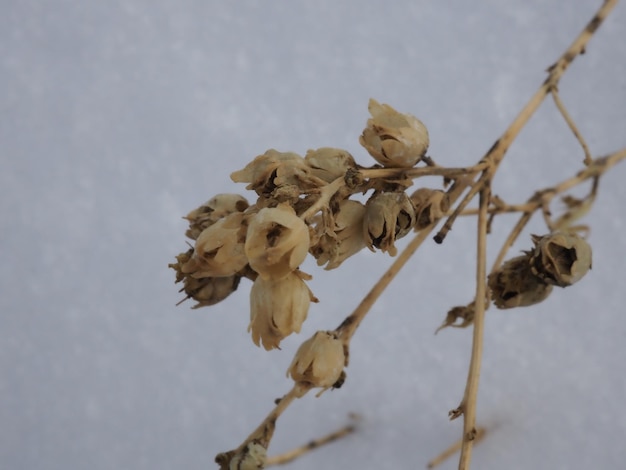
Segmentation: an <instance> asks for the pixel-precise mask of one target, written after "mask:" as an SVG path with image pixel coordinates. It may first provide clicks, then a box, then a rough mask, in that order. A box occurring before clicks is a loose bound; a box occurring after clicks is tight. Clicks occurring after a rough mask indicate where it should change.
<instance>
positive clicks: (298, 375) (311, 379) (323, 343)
mask: <svg viewBox="0 0 626 470" xmlns="http://www.w3.org/2000/svg"><path fill="white" fill-rule="evenodd" d="M345 361H346V358H345V355H344V348H343V343H342V342H341V340H340V339H338V338H337V335H336V334H335V333H334V332H332V331H318V332H316V333H315V334H314V335H313V336H312V337H311V338H309V339H308V340H306V341H305V342H304V343H302V345H301V346H300V348H298V351H297V352H296V355H295V356H294V358H293V361H292V362H291V365H290V366H289V369H288V370H287V376H291V378H292V379H293V380H294V381H296V382H307V383H310V384H312V385H313V386H314V387H322V388H323V389H328V388H331V387H332V386H333V385H335V384H336V383H337V381H338V380H339V378H340V377H341V373H342V372H343V368H344V365H345Z"/></svg>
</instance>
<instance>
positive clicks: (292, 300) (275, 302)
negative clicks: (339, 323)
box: [248, 271, 317, 351]
mask: <svg viewBox="0 0 626 470" xmlns="http://www.w3.org/2000/svg"><path fill="white" fill-rule="evenodd" d="M303 278H305V279H306V278H308V279H310V276H307V275H306V274H305V273H302V272H300V271H296V272H293V273H290V274H288V275H287V276H286V277H284V278H282V279H278V280H272V279H268V280H266V279H263V278H262V277H261V276H259V277H257V278H256V280H255V281H254V283H253V284H252V289H251V290H250V325H249V326H248V331H251V332H252V341H254V344H256V345H257V346H259V344H260V342H263V347H264V348H265V349H266V350H268V351H269V350H270V349H274V348H278V347H279V345H280V342H281V341H282V339H283V338H285V337H287V336H289V335H290V334H291V333H294V332H295V333H300V328H301V327H302V323H303V322H304V320H306V317H307V314H308V312H309V305H310V303H311V301H314V302H317V299H316V298H315V296H313V293H312V292H311V290H310V289H309V288H308V286H307V285H306V283H305V282H304V280H303Z"/></svg>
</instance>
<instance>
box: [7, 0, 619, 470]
mask: <svg viewBox="0 0 626 470" xmlns="http://www.w3.org/2000/svg"><path fill="white" fill-rule="evenodd" d="M599 4H600V2H599V1H585V2H583V1H580V2H563V1H561V2H543V1H539V0H534V1H521V0H516V1H508V2H496V1H480V2H464V1H460V0H457V1H446V2H438V1H432V0H431V1H406V0H402V1H397V2H394V4H393V7H391V6H390V2H383V1H381V0H368V1H356V0H351V1H344V2H334V1H330V0H320V1H317V2H294V1H284V0H283V1H274V2H261V1H258V0H243V1H240V2H219V1H215V0H209V1H200V0H183V1H179V2H168V1H164V0H152V1H147V0H125V1H119V0H118V1H113V0H112V1H108V2H96V1H88V0H82V1H78V0H59V1H56V2H39V1H34V0H23V1H19V2H18V1H10V2H5V3H4V4H3V14H2V16H1V17H0V88H1V89H2V93H1V94H0V106H1V109H2V111H1V114H0V165H1V167H0V208H1V209H0V210H1V215H2V217H1V219H0V220H1V222H0V224H1V227H2V230H1V231H0V468H1V469H3V470H4V469H7V470H22V469H33V470H56V469H85V468H89V469H92V470H100V469H116V468H124V469H133V470H135V469H136V470H140V469H153V470H156V469H159V470H160V469H174V468H185V469H189V470H190V469H205V468H215V464H214V463H213V458H214V456H215V454H216V453H218V452H220V451H225V450H228V449H231V448H233V447H236V446H237V445H238V444H239V443H240V442H241V441H242V440H243V439H244V438H245V437H246V436H247V435H248V434H249V432H250V431H252V429H253V428H254V427H256V426H257V424H258V423H259V422H260V421H261V419H262V418H263V417H264V416H265V415H266V413H267V412H268V411H269V410H270V409H271V407H272V401H273V399H275V398H276V397H279V396H281V395H282V394H283V393H285V392H286V391H287V390H288V388H289V381H288V380H287V379H286V378H285V370H286V368H287V366H288V364H289V363H290V361H291V358H292V355H293V353H294V352H295V349H296V348H297V346H298V345H299V344H300V342H301V341H303V340H304V339H306V338H308V337H309V336H311V335H312V334H313V332H314V331H315V330H317V329H329V328H334V327H335V326H337V324H338V323H339V322H340V321H341V320H342V319H343V318H344V317H345V316H346V315H347V314H348V313H349V312H350V311H351V310H352V308H353V307H354V306H355V305H356V304H357V303H358V301H359V300H360V299H361V297H362V296H363V295H364V294H365V293H366V292H367V290H368V289H369V288H370V287H371V285H372V284H373V283H374V282H375V281H376V279H377V278H378V276H379V275H380V274H382V272H383V271H384V268H385V267H386V266H388V265H389V264H390V262H391V261H392V260H391V259H390V258H389V257H388V256H386V255H384V254H381V253H376V254H372V253H369V252H363V253H362V254H359V255H357V256H356V257H354V258H352V259H350V260H349V261H347V262H346V263H345V264H344V265H343V266H342V267H341V268H340V269H339V270H337V271H334V272H324V271H322V270H320V269H318V268H317V267H315V265H314V263H308V264H307V265H306V266H305V270H307V271H308V272H310V273H312V274H313V275H314V280H313V281H312V282H311V284H310V285H311V287H312V289H313V291H314V292H315V294H316V295H317V296H318V297H319V298H320V300H321V303H320V304H317V305H314V306H312V308H311V311H310V313H309V319H308V320H307V322H306V323H305V326H304V328H303V332H302V333H301V334H300V335H294V336H292V337H290V338H288V339H287V340H285V341H284V343H283V345H284V347H283V350H282V351H272V352H269V353H268V352H265V351H264V350H260V349H258V348H256V347H255V346H254V345H253V344H252V341H251V340H250V338H249V335H248V333H246V327H247V323H248V315H249V314H248V296H247V292H248V290H249V287H250V283H249V282H248V281H245V280H244V281H242V284H241V286H240V288H239V291H238V292H236V293H235V294H233V295H232V296H231V297H229V298H228V299H227V300H225V301H224V302H222V303H221V304H218V305H217V306H215V307H212V308H210V309H209V308H208V309H201V310H190V309H189V307H190V305H191V303H186V304H183V305H182V306H179V307H175V303H176V302H177V301H178V300H179V299H180V297H181V296H180V294H179V293H178V292H177V289H178V286H175V285H174V284H173V279H174V272H173V271H172V270H170V269H168V268H167V264H168V263H169V262H172V261H173V259H174V256H175V255H176V254H177V253H179V252H180V251H184V250H185V249H186V245H185V238H184V230H185V227H186V225H185V221H183V220H182V219H181V216H183V215H185V214H186V213H187V212H189V211H190V210H191V209H193V208H195V207H196V206H197V205H199V204H200V203H202V202H204V201H205V200H207V199H209V198H210V197H211V196H213V195H215V194H217V193H220V192H240V193H243V192H244V191H245V190H244V187H243V185H236V184H234V183H232V182H231V181H230V179H229V174H230V173H231V172H232V171H234V170H237V169H240V168H242V167H243V166H244V165H245V164H246V163H247V162H248V161H250V160H251V159H252V158H253V157H255V156H256V155H258V154H261V153H263V152H264V151H265V150H266V149H268V148H277V149H279V150H283V151H287V150H290V151H296V152H299V153H301V154H304V153H305V152H306V150H307V149H309V148H317V147H322V146H335V147H340V148H345V149H347V150H349V151H350V152H352V153H353V155H355V157H356V158H357V160H358V161H359V162H361V163H364V164H365V163H366V162H369V161H370V160H369V158H368V156H367V154H366V153H365V151H364V150H363V149H361V148H360V146H359V144H358V136H359V134H360V132H361V130H362V128H363V125H364V123H365V121H366V119H367V117H368V114H367V100H368V98H369V97H375V98H376V99H378V100H379V101H381V102H385V103H389V104H391V105H392V106H394V107H396V108H397V109H399V110H401V111H405V112H410V113H412V114H414V115H416V116H418V117H419V118H420V119H422V120H423V121H424V122H425V123H426V125H427V126H428V129H429V131H430V136H431V148H430V151H429V153H430V155H432V156H433V157H434V158H435V160H436V161H437V162H439V163H441V164H446V165H450V166H461V165H469V164H471V163H473V162H476V161H477V160H478V159H479V158H480V157H481V156H482V155H483V154H484V152H485V151H486V150H487V149H488V148H489V147H490V146H491V145H492V143H493V142H494V140H495V139H496V138H497V137H499V135H500V134H501V132H502V131H503V130H504V129H505V128H506V126H507V125H508V124H509V123H510V122H511V120H512V119H513V118H514V116H515V115H516V113H517V112H518V111H519V110H520V109H521V107H522V106H523V104H524V103H525V102H526V101H527V99H528V98H529V97H530V96H531V94H532V93H533V92H534V91H535V90H536V88H537V87H538V86H539V84H540V83H541V82H542V81H543V79H544V78H545V74H544V70H545V69H546V67H548V66H549V65H550V64H552V63H553V62H554V61H555V60H556V59H557V58H558V56H559V55H560V54H561V53H562V52H563V51H564V50H565V49H566V47H567V46H568V45H569V44H570V43H571V41H572V40H573V39H574V37H575V36H576V35H577V34H578V33H579V32H580V30H581V29H582V28H583V27H584V25H585V24H586V23H587V21H588V20H589V19H590V18H591V17H592V15H593V13H594V11H595V9H596V8H597V7H598V6H599ZM625 24H626V9H625V8H624V5H618V7H617V8H616V10H615V11H614V12H613V14H612V15H611V16H610V17H609V18H608V20H607V21H606V23H605V24H603V25H602V27H601V28H600V30H599V31H598V33H597V34H596V36H595V37H594V38H592V40H591V42H590V44H589V46H588V49H587V54H586V55H584V56H582V57H579V58H578V59H577V60H576V61H575V63H574V64H573V66H572V67H571V68H570V69H569V71H568V72H567V74H566V75H565V77H564V79H563V80H562V81H561V85H560V90H561V96H562V98H563V100H564V101H565V103H566V105H567V106H568V109H569V111H570V113H571V114H572V115H573V116H574V118H575V120H576V122H577V124H578V126H579V128H580V130H581V131H582V132H583V135H584V136H585V138H586V139H587V142H588V144H589V145H590V147H591V149H592V152H593V153H594V155H596V156H597V155H603V154H605V153H608V152H612V151H615V150H617V149H619V148H622V147H623V146H624V135H625V132H624V130H625V129H626V106H624V105H625V103H626V81H625V79H624V77H625V76H626V61H625V60H624V57H625V56H624V54H625V53H626V42H624V41H623V38H624V36H625V29H624V25H625ZM581 160H582V151H581V150H580V148H579V146H578V144H577V143H576V141H575V140H574V138H573V137H572V136H571V133H570V131H569V130H568V128H567V126H566V124H565V123H564V121H563V120H562V119H561V118H560V116H559V114H558V112H557V111H556V109H555V107H554V105H553V104H552V103H551V102H550V101H547V102H546V103H545V104H544V106H543V107H542V108H541V110H540V111H539V113H537V115H536V116H535V117H534V119H533V120H532V121H531V123H530V124H529V125H528V126H527V127H526V129H525V130H524V131H523V133H522V134H521V135H520V137H519V139H518V140H517V141H516V143H515V144H514V146H513V147H512V148H511V149H510V151H509V153H508V156H507V159H506V161H505V163H504V164H503V165H502V168H501V171H500V173H499V180H497V182H496V184H495V192H496V193H497V194H499V195H500V196H502V197H503V198H505V199H506V200H507V201H510V202H521V201H523V200H525V199H526V198H527V197H528V196H530V195H531V193H532V191H533V190H535V189H538V188H542V187H545V186H549V185H552V184H554V183H556V182H557V181H561V180H563V179H565V178H567V177H569V176H571V175H573V174H574V173H575V172H576V171H578V170H579V169H580V168H581V163H580V162H581ZM625 178H626V166H625V165H624V164H622V165H621V166H619V167H617V168H615V169H614V170H613V171H611V172H610V173H609V174H608V175H607V176H606V177H605V178H604V179H603V180H602V182H601V186H600V196H599V198H598V201H597V204H596V206H595V207H594V209H593V212H592V213H591V214H590V215H589V216H588V217H587V218H586V219H585V222H586V223H588V224H590V225H591V226H592V233H591V238H590V241H591V243H592V245H593V249H594V269H593V271H592V272H591V273H590V275H588V276H587V277H586V278H585V279H584V280H583V281H581V282H580V284H578V285H576V286H575V287H572V288H570V289H568V290H567V292H564V291H562V290H560V289H559V290H557V291H555V292H554V293H553V294H552V296H551V297H550V298H549V299H548V300H547V301H545V302H544V303H542V304H540V305H538V306H536V307H533V308H527V309H523V310H514V311H496V310H495V309H491V310H490V311H489V313H488V317H487V325H486V338H485V347H484V354H485V358H484V362H483V373H482V377H481V387H480V394H479V410H478V417H479V424H482V425H486V426H488V427H489V428H490V429H492V430H493V432H491V433H490V435H489V436H488V438H487V439H486V440H485V441H484V442H482V443H481V444H480V445H479V446H478V447H477V448H476V449H475V451H474V458H473V467H474V468H480V469H499V468H509V469H526V468H552V469H561V468H562V469H566V468H567V469H570V468H619V467H620V466H621V465H623V462H624V461H625V460H626V447H625V446H624V445H623V442H624V440H625V438H626V408H624V406H623V401H624V397H625V395H626V378H625V374H624V364H625V363H626V347H625V346H624V344H625V343H624V340H625V339H626V317H625V316H624V315H623V313H624V307H623V305H624V275H623V261H624V259H626V243H625V242H624V236H623V231H624V229H625V221H626V214H625V213H624V209H623V202H622V201H624V200H625V199H626V188H625V186H624V185H623V181H624V179H625ZM247 196H249V195H247ZM249 199H252V198H251V197H250V196H249ZM514 220H515V219H514V218H513V217H510V218H505V217H502V218H501V219H498V220H496V223H495V225H494V234H493V235H492V236H491V238H492V240H491V243H493V245H492V248H491V251H490V259H493V257H494V256H495V253H496V249H497V248H498V247H499V242H501V241H502V240H503V238H504V237H505V236H506V234H507V233H508V230H509V227H510V225H511V223H512V222H513V221H514ZM533 227H534V228H535V229H534V230H533V229H532V228H533ZM541 230H542V228H541V221H540V220H539V219H537V220H536V221H535V222H534V224H533V225H532V227H531V230H530V231H541ZM529 243H530V241H529V238H528V234H525V235H524V237H523V238H522V239H521V240H520V242H519V243H518V246H516V250H517V249H523V248H527V247H529ZM399 245H400V246H403V245H404V244H403V243H402V242H401V243H400V244H399ZM474 252H475V249H474V225H473V223H471V222H469V221H460V222H458V223H457V225H455V227H454V230H453V231H452V232H451V233H450V235H449V237H448V239H447V240H446V242H445V244H444V245H442V246H438V245H435V244H434V243H433V242H429V243H428V244H427V245H425V246H424V247H423V249H422V250H420V252H418V254H417V255H416V257H415V259H414V260H413V262H412V264H410V265H409V266H408V267H407V268H406V269H405V271H404V272H403V273H402V275H401V278H400V279H398V281H397V282H395V283H394V284H393V285H392V287H391V288H390V289H389V290H388V291H387V292H386V294H385V295H384V296H383V298H382V299H381V300H380V301H379V302H378V303H377V304H376V305H375V306H374V309H373V311H372V312H371V315H370V316H368V318H367V319H366V320H365V322H364V323H363V325H362V326H361V329H360V330H359V332H358V334H357V335H356V337H355V339H354V341H353V345H352V360H351V364H350V367H349V368H348V370H347V373H348V379H347V381H346V384H345V385H344V387H343V388H342V389H341V390H337V391H334V392H327V393H326V394H324V395H323V396H322V397H320V398H318V399H315V398H314V397H313V395H309V396H307V397H305V398H304V399H303V400H299V401H298V402H296V403H295V404H294V405H293V406H292V407H290V409H289V410H288V411H287V413H286V414H285V415H284V416H283V417H282V418H281V420H280V421H279V423H278V428H277V433H276V435H275V438H274V441H273V443H272V446H271V448H270V454H274V453H276V452H279V451H285V450H288V449H290V448H292V447H294V446H296V445H299V444H302V443H304V442H306V441H308V440H309V439H311V438H314V437H318V436H320V435H322V434H324V433H326V432H329V431H331V430H334V429H336V428H338V427H340V426H342V425H343V424H345V423H346V422H347V413H348V412H356V413H360V414H362V415H363V420H362V422H361V425H360V428H359V432H358V433H356V434H354V435H352V436H350V437H348V438H346V439H344V440H343V441H341V442H338V443H334V444H332V445H329V446H327V447H325V448H323V449H321V450H318V451H316V452H315V453H312V454H310V455H308V456H306V457H304V458H302V459H300V460H298V461H296V462H294V463H293V464H291V466H290V468H293V469H314V468H423V467H424V466H425V465H426V463H427V461H428V460H429V459H431V458H432V457H434V456H435V455H436V454H438V453H439V452H440V451H441V450H443V449H444V448H446V447H447V446H448V445H449V444H450V443H451V442H453V441H454V440H456V439H457V438H458V437H459V436H460V432H461V426H462V423H461V420H457V421H455V422H452V423H450V422H449V421H448V418H447V413H448V411H449V410H450V409H452V408H455V407H456V406H457V405H458V403H459V401H460V399H461V396H462V394H463V389H464V385H465V379H466V374H467V365H468V361H469V351H470V337H471V331H470V330H450V329H448V330H446V331H443V332H441V333H440V334H438V335H437V336H434V335H433V332H434V330H435V329H436V328H437V326H439V324H440V323H441V321H442V320H443V318H444V316H445V313H446V311H447V310H448V309H449V308H450V307H451V306H453V305H459V304H464V303H466V302H468V301H469V300H470V299H471V297H472V293H473V289H474V280H473V279H474V267H473V266H474V257H475V254H474ZM512 253H513V254H514V253H515V252H512ZM440 468H442V469H451V468H456V458H453V459H451V460H449V461H447V462H446V464H444V465H443V466H442V467H440Z"/></svg>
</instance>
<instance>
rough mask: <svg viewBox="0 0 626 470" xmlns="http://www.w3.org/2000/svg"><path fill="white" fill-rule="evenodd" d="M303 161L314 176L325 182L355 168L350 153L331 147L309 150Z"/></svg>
mask: <svg viewBox="0 0 626 470" xmlns="http://www.w3.org/2000/svg"><path fill="white" fill-rule="evenodd" d="M304 161H305V162H306V164H307V165H308V166H309V167H310V168H311V172H312V173H313V174H314V175H315V176H317V177H318V178H320V179H321V180H324V181H325V182H327V183H330V182H332V181H334V180H336V179H337V178H340V177H342V176H344V175H345V174H346V172H347V171H348V170H349V169H356V162H355V161H354V158H353V157H352V155H350V154H349V153H348V152H347V151H345V150H341V149H336V148H332V147H322V148H319V149H317V150H309V151H308V152H307V153H306V156H305V157H304Z"/></svg>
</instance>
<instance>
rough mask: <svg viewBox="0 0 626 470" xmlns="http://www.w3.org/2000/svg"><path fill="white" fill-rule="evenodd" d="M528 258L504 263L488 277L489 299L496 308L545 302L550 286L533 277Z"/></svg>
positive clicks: (550, 290)
mask: <svg viewBox="0 0 626 470" xmlns="http://www.w3.org/2000/svg"><path fill="white" fill-rule="evenodd" d="M529 261H530V259H529V256H528V255H524V256H518V257H516V258H513V259H510V260H508V261H506V262H505V263H504V264H503V265H502V266H501V267H500V269H498V270H497V271H494V272H493V273H491V274H490V275H489V276H488V284H489V288H490V289H491V299H492V300H493V302H494V304H495V305H496V307H498V308H502V309H506V308H514V307H526V306H529V305H534V304H538V303H539V302H541V301H543V300H545V299H546V298H547V297H548V295H550V292H552V286H551V285H548V284H546V283H544V282H543V281H542V280H541V279H539V278H537V277H536V276H534V275H533V273H532V271H531V268H530V264H529Z"/></svg>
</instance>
